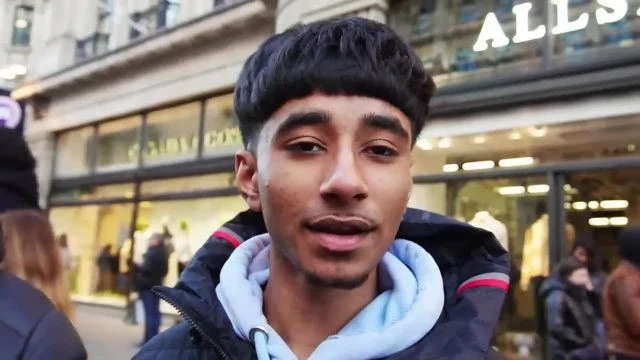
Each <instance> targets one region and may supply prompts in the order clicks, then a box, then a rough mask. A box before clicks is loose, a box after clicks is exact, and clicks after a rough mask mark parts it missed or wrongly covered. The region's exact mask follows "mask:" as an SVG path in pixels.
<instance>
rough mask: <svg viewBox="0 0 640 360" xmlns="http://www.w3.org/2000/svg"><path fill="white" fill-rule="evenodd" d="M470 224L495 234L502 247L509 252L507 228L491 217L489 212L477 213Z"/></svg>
mask: <svg viewBox="0 0 640 360" xmlns="http://www.w3.org/2000/svg"><path fill="white" fill-rule="evenodd" d="M469 224H470V225H473V226H475V227H477V228H481V229H484V230H487V231H489V232H491V233H493V235H494V236H495V237H496V239H497V240H498V242H499V243H500V245H502V247H503V248H504V249H505V250H507V251H509V234H508V232H507V227H506V226H505V225H504V224H503V223H501V222H500V221H498V220H496V219H495V218H494V217H493V216H491V214H490V213H489V212H488V211H479V212H477V213H476V214H475V215H474V216H473V219H471V221H469Z"/></svg>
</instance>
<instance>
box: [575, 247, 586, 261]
mask: <svg viewBox="0 0 640 360" xmlns="http://www.w3.org/2000/svg"><path fill="white" fill-rule="evenodd" d="M573 257H574V258H576V260H578V261H580V263H582V264H586V263H587V262H588V261H589V255H588V254H587V250H585V249H584V248H583V247H580V246H578V247H576V249H575V250H574V251H573Z"/></svg>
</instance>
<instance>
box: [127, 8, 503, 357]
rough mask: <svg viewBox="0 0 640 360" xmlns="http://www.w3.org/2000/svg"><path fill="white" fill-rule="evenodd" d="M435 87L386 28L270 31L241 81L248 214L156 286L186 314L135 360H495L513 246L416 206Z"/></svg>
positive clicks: (348, 24) (363, 25)
mask: <svg viewBox="0 0 640 360" xmlns="http://www.w3.org/2000/svg"><path fill="white" fill-rule="evenodd" d="M433 89H434V84H433V81H432V79H431V77H430V76H429V75H428V74H427V73H426V72H425V70H424V68H423V65H422V63H421V61H420V59H419V58H418V57H417V56H416V54H415V53H414V52H413V50H412V49H411V48H410V47H409V46H408V45H407V44H406V43H404V42H403V41H402V40H401V39H400V38H399V37H398V35H396V34H395V33H394V32H393V31H392V30H391V29H390V28H388V27H387V26H385V25H383V24H380V23H376V22H373V21H369V20H365V19H361V18H349V19H342V20H331V21H324V22H318V23H313V24H309V25H305V26H302V27H299V28H296V29H292V30H289V31H287V32H284V33H282V34H279V35H275V36H273V37H272V38H270V39H268V40H267V41H266V42H265V43H264V44H263V45H262V46H261V47H260V48H259V49H258V50H257V51H256V53H255V54H253V55H252V56H251V57H250V58H249V60H248V61H247V63H246V64H245V67H244V69H243V71H242V73H241V75H240V79H239V80H238V83H237V88H236V92H235V109H236V113H237V115H238V118H239V121H240V129H241V131H242V136H243V140H244V143H245V148H246V150H245V151H241V152H239V153H238V154H237V155H236V170H237V178H236V180H237V186H238V189H239V190H240V193H241V195H242V196H243V198H244V199H245V200H246V202H247V204H248V206H249V208H250V210H249V211H246V212H243V213H241V214H239V215H238V216H237V217H236V218H234V219H233V220H231V221H230V222H229V223H227V224H226V225H225V226H224V227H223V228H222V229H220V230H218V231H216V232H215V233H214V234H213V237H212V239H210V240H209V241H208V242H207V243H206V244H205V245H204V246H203V248H201V249H200V250H199V252H198V253H197V254H196V255H195V257H194V259H193V260H192V262H191V263H190V265H189V267H187V269H186V270H185V272H184V273H183V275H182V277H181V282H180V283H179V284H178V285H177V286H176V287H175V288H174V289H168V288H160V289H156V291H157V293H158V294H159V295H160V296H161V298H163V299H164V300H165V301H167V302H169V303H170V304H172V305H173V306H175V307H176V308H177V309H178V310H179V312H180V313H181V315H183V317H184V318H185V319H186V321H185V322H184V323H183V324H181V325H178V326H176V327H174V328H172V329H170V330H168V331H167V332H165V333H163V334H160V335H159V336H158V337H156V338H155V339H152V340H151V341H150V342H149V343H148V344H147V345H146V346H145V347H143V349H141V351H140V353H139V354H138V355H137V356H136V358H137V359H156V360H160V359H204V358H206V359H258V360H267V359H320V360H324V359H331V360H342V359H473V360H475V359H484V358H487V356H488V354H489V352H490V351H489V349H490V340H491V338H492V335H493V332H494V327H495V325H496V322H497V319H498V317H499V313H500V308H501V306H502V302H503V299H504V295H505V290H506V288H507V286H508V277H507V273H508V255H507V254H506V252H505V251H504V250H503V249H502V247H501V246H500V245H499V244H498V243H497V241H496V240H495V238H494V237H493V236H492V235H490V234H489V233H488V232H485V231H483V230H479V229H475V228H472V227H470V226H467V225H465V224H462V223H458V222H456V221H454V220H451V219H448V218H445V217H442V216H439V215H435V214H432V213H428V212H422V211H418V210H412V209H407V202H408V199H409V197H410V193H411V187H412V177H411V165H412V158H411V151H412V148H413V145H414V143H415V141H416V138H417V136H418V134H419V132H420V130H421V129H422V127H423V125H424V123H425V119H426V116H427V112H428V104H429V100H430V98H431V95H432V93H433ZM214 211H215V210H214ZM234 248H235V250H234Z"/></svg>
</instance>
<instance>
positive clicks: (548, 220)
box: [411, 114, 640, 358]
mask: <svg viewBox="0 0 640 360" xmlns="http://www.w3.org/2000/svg"><path fill="white" fill-rule="evenodd" d="M428 134H429V127H427V129H426V130H425V134H424V135H428ZM639 139H640V114H637V115H635V116H624V117H617V118H606V119H599V120H588V121H576V122H571V123H561V124H555V125H542V126H528V127H514V128H508V129H504V130H496V131H484V132H476V133H469V134H465V135H459V136H442V137H432V138H429V137H426V136H423V137H422V138H421V139H420V140H419V142H418V144H417V149H416V165H415V167H416V176H415V177H414V183H415V185H414V191H413V196H412V199H411V205H412V206H416V207H420V208H425V209H429V210H432V211H436V212H440V213H444V214H447V215H449V216H452V217H455V218H456V219H458V220H460V221H462V222H466V223H469V224H471V225H474V226H477V227H480V228H483V229H486V230H489V231H491V232H493V233H494V234H495V235H496V238H497V239H498V241H500V243H501V244H502V245H503V246H504V247H505V248H506V249H508V251H509V253H510V255H511V267H512V270H511V283H512V285H511V288H510V290H509V293H508V296H507V300H506V303H505V307H504V309H503V314H502V318H501V322H500V328H499V331H498V333H497V335H496V339H495V344H496V346H498V347H499V348H500V349H501V350H502V351H505V352H506V353H507V354H508V355H513V356H514V358H522V357H516V355H518V356H524V358H528V357H527V356H531V358H538V357H537V356H539V354H540V351H541V344H540V339H539V338H538V337H537V336H536V331H537V329H538V325H537V324H539V320H540V319H539V317H538V316H539V315H540V314H541V311H540V308H539V307H538V306H540V305H541V304H540V303H537V300H536V299H537V297H536V290H537V288H538V286H539V285H540V281H541V279H543V278H545V277H547V276H548V275H549V273H550V271H552V269H553V266H554V264H556V263H557V262H558V261H559V260H560V259H561V258H562V257H563V256H566V255H567V254H568V253H569V251H570V250H571V248H572V246H573V243H574V242H575V241H576V239H581V238H589V239H591V240H593V241H595V243H596V244H597V246H598V248H599V250H600V251H599V253H598V255H599V256H600V259H599V261H600V262H601V264H602V266H603V267H604V269H605V270H607V271H609V270H611V269H612V268H613V267H614V266H615V265H616V264H617V262H618V260H619V257H618V253H617V246H616V239H617V236H618V234H619V232H620V231H621V229H623V228H624V227H625V226H627V225H631V224H640V185H638V184H639V183H640V148H639V146H640V144H639ZM429 170H430V171H429ZM509 358H511V357H509Z"/></svg>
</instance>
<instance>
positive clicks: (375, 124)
mask: <svg viewBox="0 0 640 360" xmlns="http://www.w3.org/2000/svg"><path fill="white" fill-rule="evenodd" d="M362 119H363V121H364V123H365V125H366V126H367V127H372V128H376V129H382V130H387V131H390V132H392V133H394V134H396V135H398V136H400V137H402V138H405V139H409V138H410V136H409V133H408V132H407V130H405V128H404V127H402V123H401V122H400V120H399V119H398V118H396V117H394V116H388V115H380V114H368V115H365V116H364V117H363V118H362Z"/></svg>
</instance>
